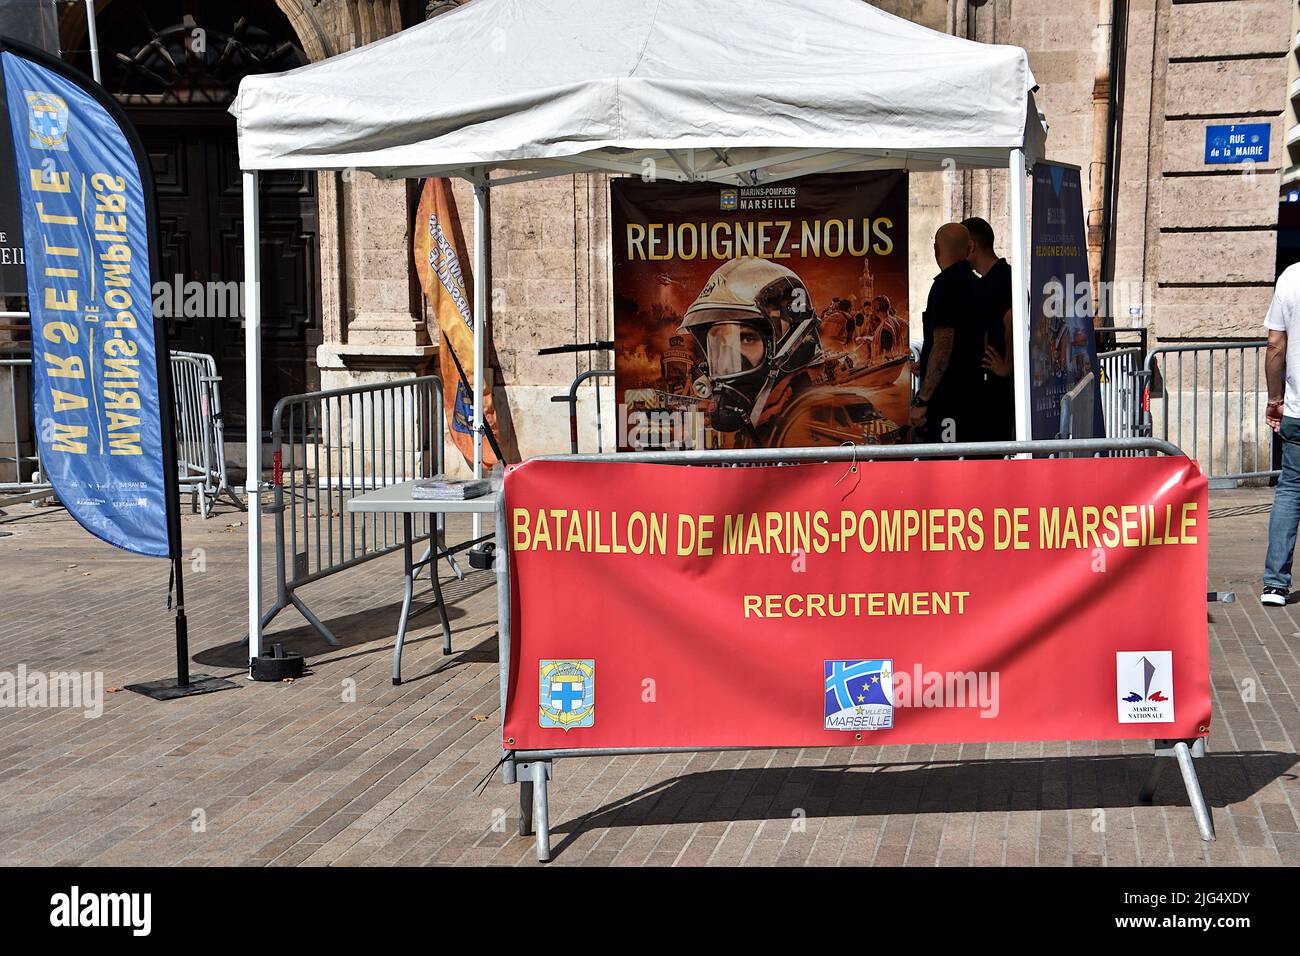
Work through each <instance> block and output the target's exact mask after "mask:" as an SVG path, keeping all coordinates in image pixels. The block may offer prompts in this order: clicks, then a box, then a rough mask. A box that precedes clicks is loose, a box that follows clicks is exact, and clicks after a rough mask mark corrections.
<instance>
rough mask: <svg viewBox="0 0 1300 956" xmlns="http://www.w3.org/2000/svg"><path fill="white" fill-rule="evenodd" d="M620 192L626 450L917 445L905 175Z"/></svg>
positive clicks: (614, 189)
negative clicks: (912, 441)
mask: <svg viewBox="0 0 1300 956" xmlns="http://www.w3.org/2000/svg"><path fill="white" fill-rule="evenodd" d="M610 192H611V218H612V227H613V242H612V250H611V251H612V259H613V298H614V342H615V365H614V369H615V380H614V384H615V393H616V395H615V400H616V402H617V407H618V435H619V450H621V451H647V450H657V449H691V448H755V447H763V448H792V447H803V446H810V445H839V444H842V443H843V442H846V441H851V442H853V443H855V444H892V443H897V442H900V441H902V440H903V439H904V437H905V434H906V424H907V413H908V400H909V397H910V388H911V370H910V364H909V347H908V301H907V173H906V172H903V171H898V170H889V171H875V172H864V173H840V174H824V175H816V176H804V177H801V178H798V179H790V180H785V181H783V182H778V183H772V184H769V185H754V186H722V185H717V184H710V183H682V184H670V183H663V182H644V181H642V180H641V179H616V180H613V181H612V182H611V183H610Z"/></svg>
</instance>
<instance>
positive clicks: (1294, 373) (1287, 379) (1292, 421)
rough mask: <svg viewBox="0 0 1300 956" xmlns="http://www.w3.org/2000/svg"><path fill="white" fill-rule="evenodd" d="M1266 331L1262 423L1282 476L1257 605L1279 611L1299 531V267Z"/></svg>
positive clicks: (1283, 281) (1278, 289) (1289, 276)
mask: <svg viewBox="0 0 1300 956" xmlns="http://www.w3.org/2000/svg"><path fill="white" fill-rule="evenodd" d="M1264 326H1265V327H1266V328H1267V329H1268V351H1267V354H1266V356H1265V358H1264V374H1265V377H1266V379H1267V380H1268V405H1267V407H1266V409H1265V411H1264V420H1265V421H1267V422H1268V424H1269V426H1270V427H1271V428H1272V429H1273V431H1275V432H1277V433H1278V434H1279V435H1280V436H1281V438H1282V477H1280V478H1279V479H1278V482H1277V492H1276V493H1275V494H1274V496H1273V513H1272V515H1271V517H1270V518H1269V521H1268V554H1267V555H1266V556H1265V558H1264V591H1263V593H1262V594H1260V596H1259V600H1260V603H1261V604H1269V605H1274V606H1279V607H1280V606H1282V605H1284V604H1286V603H1287V599H1288V597H1289V596H1290V594H1291V564H1292V561H1293V560H1294V559H1295V539H1296V528H1297V526H1300V263H1297V264H1296V265H1292V266H1288V267H1287V268H1286V270H1285V271H1284V272H1283V273H1282V274H1281V275H1280V276H1278V277H1277V283H1276V285H1275V286H1274V288H1273V302H1272V304H1271V305H1270V306H1269V307H1268V317H1267V318H1266V319H1265V320H1264Z"/></svg>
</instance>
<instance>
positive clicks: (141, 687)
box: [123, 674, 240, 700]
mask: <svg viewBox="0 0 1300 956" xmlns="http://www.w3.org/2000/svg"><path fill="white" fill-rule="evenodd" d="M239 686H240V685H239V684H236V683H235V682H234V681H231V680H226V679H225V678H224V677H211V676H209V675H207V674H191V675H190V682H189V683H188V684H186V685H185V686H184V687H182V686H180V684H179V683H178V682H177V680H176V678H175V677H164V678H163V679H162V680H151V681H145V682H144V683H142V684H127V685H126V687H125V688H123V689H124V690H129V691H134V692H135V693H137V694H144V696H146V697H150V698H152V699H154V700H175V699H176V698H178V697H195V696H197V695H199V694H212V693H216V692H217V691H219V690H233V689H234V688H236V687H239Z"/></svg>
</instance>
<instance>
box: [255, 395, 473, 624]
mask: <svg viewBox="0 0 1300 956" xmlns="http://www.w3.org/2000/svg"><path fill="white" fill-rule="evenodd" d="M442 402H443V395H442V381H441V380H440V379H439V378H438V377H437V376H434V375H426V376H422V377H419V378H409V379H401V380H399V381H395V382H387V383H384V384H382V385H358V386H353V387H351V388H337V389H332V390H330V391H321V392H307V393H304V394H301V395H290V396H287V397H285V398H282V399H280V401H279V402H277V403H276V406H275V410H274V412H273V413H272V415H271V464H272V467H273V469H274V477H273V480H272V486H271V494H272V498H271V503H270V505H269V506H268V507H267V508H266V511H267V512H269V513H270V514H272V515H273V516H274V519H275V545H274V552H275V585H276V588H275V593H276V596H275V603H274V605H273V606H272V607H271V609H270V610H269V611H267V612H266V614H264V615H263V617H262V626H263V627H266V626H267V625H268V624H270V623H271V621H272V619H274V618H275V616H276V615H277V614H279V613H280V611H282V610H284V609H285V608H286V607H288V606H289V605H291V604H292V605H293V606H294V607H296V608H297V609H298V611H299V612H300V613H301V614H302V616H303V617H305V618H306V619H307V621H308V623H310V624H311V626H312V627H313V628H315V629H316V631H317V632H318V633H319V634H320V635H321V636H322V637H323V638H325V640H327V641H328V642H329V643H331V644H337V643H338V641H337V640H336V639H335V637H334V635H333V634H332V633H331V632H330V630H329V628H327V627H326V626H325V625H324V624H323V623H321V621H320V619H319V618H317V617H316V615H315V614H313V613H312V611H311V609H310V608H308V607H307V605H306V603H305V602H304V601H303V600H302V599H301V598H300V597H299V596H298V594H297V590H298V589H299V588H301V587H303V586H304V585H307V584H311V583H312V582H314V581H319V580H321V579H322V578H325V577H328V576H329V575H331V574H336V573H338V572H339V571H344V570H346V569H348V568H352V567H356V566H357V565H359V564H362V563H363V562H366V561H370V560H373V559H375V558H378V557H382V556H384V555H386V554H392V553H394V552H395V551H398V550H401V549H402V547H403V525H402V516H401V515H398V514H395V513H384V514H377V513H356V512H351V511H349V510H348V500H349V499H350V498H352V497H354V496H356V495H361V494H365V493H366V492H368V491H374V490H375V489H376V488H383V487H385V486H387V485H393V484H399V483H401V482H404V481H410V480H413V479H419V478H432V477H433V476H434V475H438V474H441V473H442V471H443V465H444V458H443V455H444V438H443V404H442ZM435 536H436V537H435ZM443 536H444V518H443V517H442V516H441V515H439V516H438V517H437V518H436V519H435V520H431V516H430V515H428V514H418V515H415V516H414V524H413V526H412V541H428V542H430V544H435V543H441V541H442V540H443ZM470 543H472V542H470ZM456 550H459V548H458V549H456ZM448 559H449V560H451V561H452V568H453V569H454V570H455V571H456V573H457V575H458V576H459V575H460V573H461V572H460V570H459V568H457V567H456V565H455V562H454V560H453V559H451V558H450V556H448ZM431 568H432V570H431V573H434V574H436V573H437V570H436V567H434V566H432V565H431ZM245 639H247V638H245Z"/></svg>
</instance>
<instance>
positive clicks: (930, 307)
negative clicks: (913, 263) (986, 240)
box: [911, 222, 984, 442]
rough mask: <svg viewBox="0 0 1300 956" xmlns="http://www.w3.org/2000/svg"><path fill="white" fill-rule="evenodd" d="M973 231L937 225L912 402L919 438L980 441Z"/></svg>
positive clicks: (980, 350) (980, 339)
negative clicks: (935, 268)
mask: <svg viewBox="0 0 1300 956" xmlns="http://www.w3.org/2000/svg"><path fill="white" fill-rule="evenodd" d="M970 252H971V240H970V233H969V232H968V231H967V230H966V227H965V226H963V225H962V224H961V223H959V222H950V223H947V224H945V225H943V226H940V227H939V231H938V232H936V233H935V235H934V259H935V262H937V263H938V264H939V269H940V272H939V274H938V275H937V276H935V277H934V284H933V285H931V286H930V295H929V298H928V299H927V300H926V304H925V313H924V315H923V316H922V318H921V325H922V329H923V332H924V344H923V345H922V347H921V359H920V362H919V363H918V371H919V374H920V376H921V387H920V389H919V390H918V392H917V395H916V397H915V398H913V399H912V414H911V424H912V428H913V430H914V437H915V439H916V440H919V441H925V442H961V441H976V440H977V436H976V434H975V433H974V428H975V423H976V420H977V415H972V412H973V411H975V409H977V407H978V402H979V388H980V378H981V369H980V360H981V358H982V357H983V354H984V327H983V324H982V323H981V322H980V321H979V315H978V301H979V293H980V288H979V278H978V277H977V276H976V275H975V271H974V270H973V269H972V268H971V264H970V262H969V260H968V257H969V256H970Z"/></svg>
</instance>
